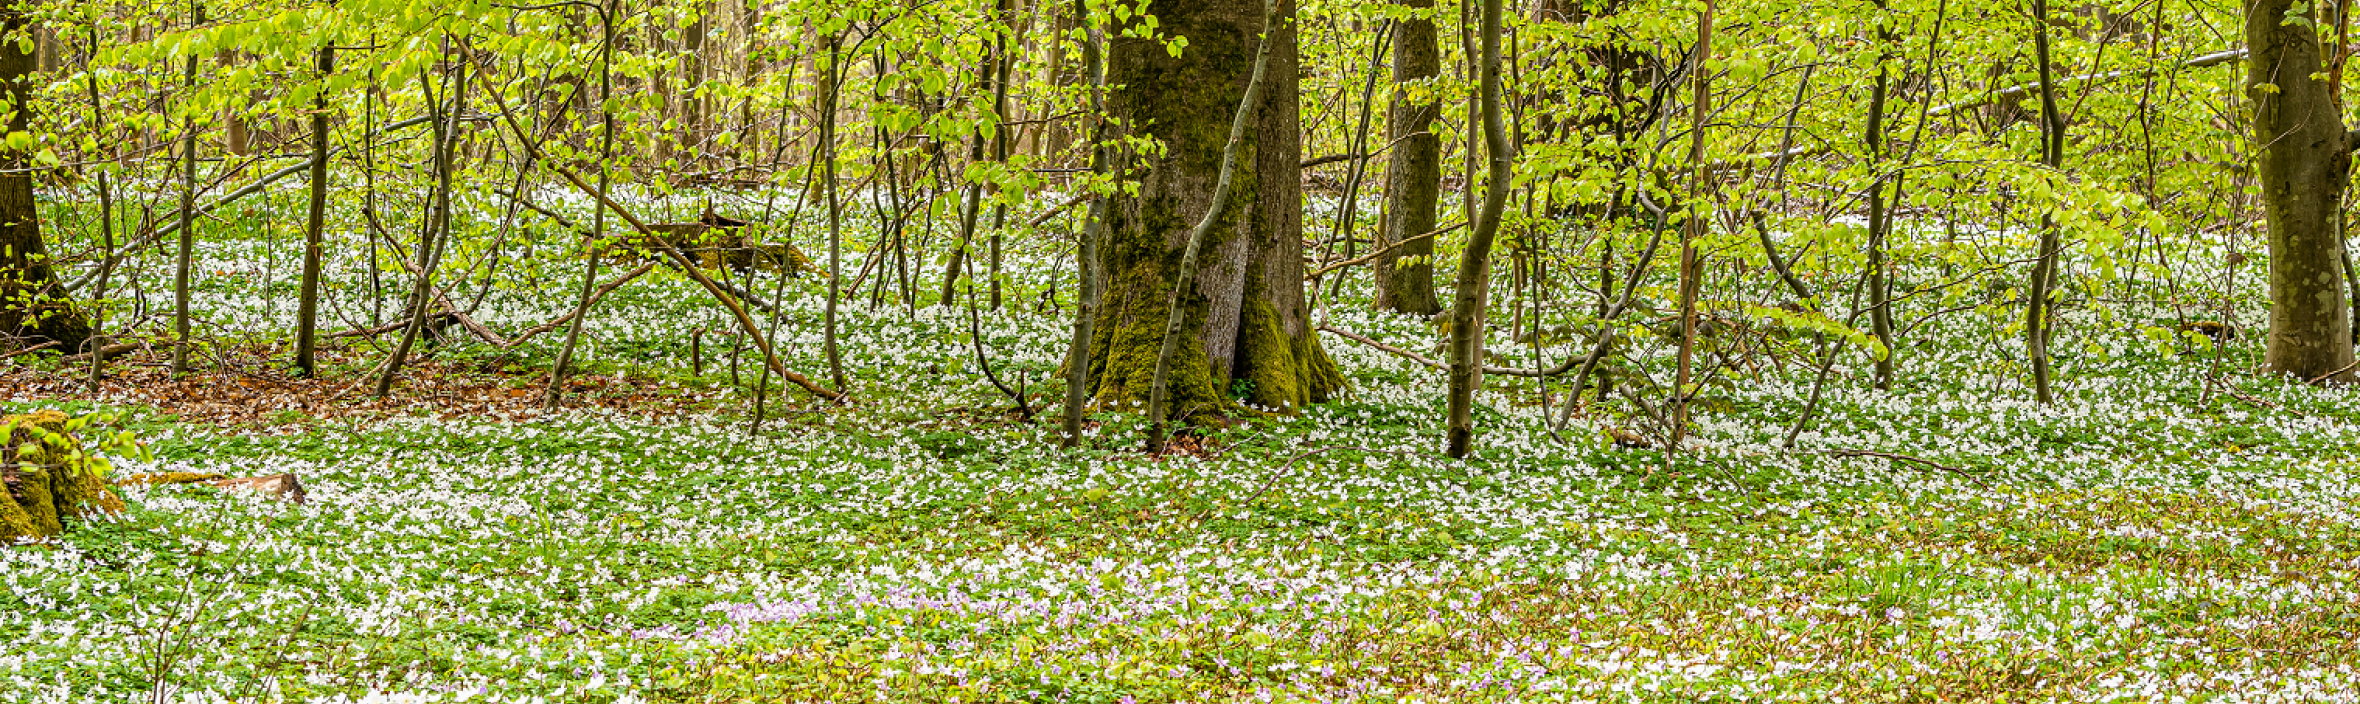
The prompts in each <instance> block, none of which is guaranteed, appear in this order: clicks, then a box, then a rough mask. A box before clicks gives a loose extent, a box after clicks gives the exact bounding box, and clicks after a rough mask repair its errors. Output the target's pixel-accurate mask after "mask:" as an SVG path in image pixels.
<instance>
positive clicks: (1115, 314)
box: [1090, 0, 1343, 419]
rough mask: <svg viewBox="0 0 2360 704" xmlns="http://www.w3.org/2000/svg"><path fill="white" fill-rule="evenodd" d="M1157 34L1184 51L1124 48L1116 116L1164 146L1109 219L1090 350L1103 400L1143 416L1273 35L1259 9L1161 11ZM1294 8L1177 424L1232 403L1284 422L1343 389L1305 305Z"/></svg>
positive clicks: (1191, 294)
mask: <svg viewBox="0 0 2360 704" xmlns="http://www.w3.org/2000/svg"><path fill="white" fill-rule="evenodd" d="M1154 10H1155V12H1156V15H1157V20H1158V21H1159V22H1160V24H1161V31H1162V32H1163V33H1164V34H1166V35H1178V36H1184V37H1187V38H1188V46H1187V48H1186V49H1185V50H1184V51H1183V52H1181V55H1180V56H1179V57H1173V56H1172V55H1171V53H1170V52H1168V51H1166V49H1165V48H1164V46H1163V44H1162V43H1160V42H1156V41H1151V40H1144V39H1138V38H1129V37H1126V38H1122V39H1119V40H1116V41H1115V42H1114V43H1113V47H1112V51H1111V52H1110V53H1109V56H1108V60H1109V64H1108V80H1107V83H1108V84H1110V85H1115V86H1119V87H1120V88H1119V89H1118V90H1116V91H1115V92H1114V93H1113V94H1112V95H1111V96H1110V98H1111V100H1110V103H1111V104H1110V108H1111V110H1112V112H1113V113H1114V114H1115V116H1116V117H1118V118H1120V119H1122V120H1123V121H1124V124H1126V125H1132V126H1134V128H1135V130H1136V133H1137V134H1141V135H1143V136H1148V137H1152V138H1154V139H1156V140H1158V141H1160V142H1161V143H1163V144H1164V145H1165V147H1166V149H1165V153H1164V154H1162V155H1160V156H1157V157H1155V158H1153V159H1152V160H1150V161H1149V163H1148V164H1147V170H1146V172H1145V173H1144V174H1142V175H1141V178H1142V180H1141V184H1140V188H1139V194H1138V196H1137V197H1133V198H1124V199H1121V200H1119V201H1117V202H1115V203H1113V204H1112V207H1111V208H1109V211H1110V212H1109V213H1108V216H1109V217H1108V219H1107V223H1106V239H1105V240H1104V241H1103V242H1102V243H1101V248H1100V252H1099V257H1100V262H1101V264H1102V267H1101V269H1100V271H1102V272H1104V273H1105V277H1106V278H1105V281H1104V283H1103V284H1102V285H1103V287H1104V288H1103V290H1104V291H1105V294H1104V295H1105V298H1104V299H1103V304H1102V307H1101V308H1100V311H1099V315H1098V324H1097V325H1096V330H1094V331H1093V333H1094V334H1093V337H1094V338H1095V339H1094V340H1093V343H1092V344H1091V375H1090V376H1091V378H1092V379H1093V380H1094V381H1095V383H1096V388H1095V389H1094V396H1095V397H1096V398H1097V399H1098V400H1099V401H1100V402H1101V403H1128V402H1143V401H1144V400H1145V399H1146V398H1147V397H1148V395H1149V392H1150V391H1151V390H1152V386H1153V383H1154V382H1153V379H1154V376H1155V363H1156V359H1155V358H1156V351H1157V348H1158V346H1159V344H1160V342H1161V338H1162V334H1163V327H1164V321H1165V319H1166V315H1165V313H1166V306H1167V305H1169V299H1170V298H1171V287H1172V282H1173V281H1174V280H1175V279H1176V278H1177V276H1178V273H1179V268H1180V257H1181V251H1182V249H1183V248H1184V247H1185V246H1186V244H1187V240H1188V234H1189V230H1190V228H1191V227H1193V226H1194V225H1195V222H1196V220H1197V219H1198V218H1200V217H1201V216H1202V215H1203V214H1204V213H1205V212H1206V211H1207V210H1209V209H1210V208H1211V207H1212V202H1211V200H1212V197H1213V190H1214V188H1213V185H1214V182H1215V181H1216V179H1217V178H1218V177H1219V174H1220V168H1221V152H1222V148H1223V147H1224V146H1225V143H1226V142H1227V141H1228V136H1229V135H1228V132H1229V118H1230V117H1231V116H1232V115H1233V111H1234V108H1235V106H1236V105H1237V104H1238V102H1239V101H1240V100H1242V99H1243V98H1244V96H1245V91H1246V84H1247V82H1248V79H1249V78H1250V76H1251V74H1252V71H1253V66H1254V52H1255V50H1256V48H1257V46H1258V43H1259V41H1260V37H1261V33H1262V30H1263V27H1262V26H1261V25H1262V3H1261V2H1259V1H1257V0H1178V1H1176V2H1172V3H1170V4H1165V3H1157V5H1156V7H1155V8H1154ZM1294 15H1295V5H1294V3H1293V2H1292V0H1285V1H1283V2H1281V4H1280V5H1279V7H1278V9H1277V12H1275V13H1273V15H1272V17H1273V18H1274V20H1275V21H1276V22H1277V25H1278V26H1276V27H1274V28H1272V29H1273V30H1274V31H1275V32H1277V34H1275V35H1274V36H1273V37H1272V42H1273V44H1272V46H1271V56H1270V65H1269V68H1268V75H1266V76H1264V78H1263V80H1264V81H1267V85H1266V86H1265V87H1264V89H1263V91H1262V104H1261V106H1260V107H1259V109H1258V110H1257V111H1256V117H1255V125H1254V129H1252V130H1251V131H1250V133H1249V134H1248V135H1247V138H1246V141H1245V143H1244V144H1243V145H1242V146H1243V149H1244V150H1245V152H1244V155H1243V156H1241V161H1240V163H1239V168H1238V170H1237V173H1236V174H1234V176H1233V178H1234V179H1235V180H1236V187H1235V188H1234V189H1233V191H1232V195H1231V196H1230V197H1231V199H1232V200H1231V202H1230V203H1229V204H1228V207H1227V208H1225V209H1224V212H1223V214H1222V217H1221V219H1220V220H1219V221H1217V222H1216V225H1215V227H1214V229H1213V230H1212V231H1211V232H1210V233H1208V234H1207V237H1206V240H1205V243H1204V253H1203V264H1202V267H1201V268H1200V269H1199V271H1198V272H1197V276H1196V280H1195V282H1194V285H1193V286H1192V287H1191V289H1192V290H1191V291H1188V292H1186V293H1187V295H1183V296H1181V297H1180V300H1181V308H1182V310H1181V314H1182V315H1185V316H1187V317H1186V318H1185V319H1184V321H1183V323H1182V325H1181V328H1180V329H1181V331H1182V334H1183V335H1185V336H1187V339H1188V340H1190V341H1192V342H1189V343H1187V344H1183V345H1182V346H1181V347H1180V349H1179V351H1178V352H1177V354H1175V356H1174V358H1173V360H1172V369H1171V376H1170V381H1169V383H1168V388H1169V394H1168V398H1169V400H1170V404H1171V406H1170V408H1171V415H1172V417H1173V418H1181V419H1185V418H1188V417H1190V416H1192V415H1201V414H1205V413H1219V412H1224V411H1227V410H1231V409H1232V408H1233V407H1234V405H1235V402H1234V401H1233V400H1232V396H1231V392H1233V391H1236V392H1242V393H1239V394H1238V395H1237V396H1236V398H1238V399H1242V400H1244V401H1246V402H1249V403H1252V404H1255V405H1258V406H1264V407H1269V408H1277V409H1293V408H1300V407H1302V406H1303V405H1305V404H1309V403H1317V402H1320V401H1325V400H1327V399H1328V397H1329V396H1330V395H1332V394H1334V393H1335V392H1336V391H1337V390H1339V389H1340V388H1342V386H1343V377H1342V376H1341V375H1339V374H1338V373H1337V372H1336V368H1335V364H1334V362H1332V361H1330V360H1329V359H1328V356H1327V352H1326V351H1325V350H1323V349H1321V348H1320V346H1319V340H1318V338H1317V337H1315V336H1314V332H1313V331H1312V329H1311V325H1310V311H1309V309H1308V307H1307V306H1306V304H1305V299H1304V295H1303V261H1302V255H1303V244H1302V230H1303V207H1302V193H1301V182H1300V181H1299V173H1298V172H1299V170H1300V163H1301V161H1302V143H1301V141H1300V137H1299V136H1298V135H1299V134H1300V126H1301V114H1300V110H1299V108H1298V103H1297V101H1298V98H1299V82H1300V81H1299V77H1298V71H1299V69H1298V60H1297V56H1296V53H1297V40H1296V30H1295V26H1294V21H1293V19H1294Z"/></svg>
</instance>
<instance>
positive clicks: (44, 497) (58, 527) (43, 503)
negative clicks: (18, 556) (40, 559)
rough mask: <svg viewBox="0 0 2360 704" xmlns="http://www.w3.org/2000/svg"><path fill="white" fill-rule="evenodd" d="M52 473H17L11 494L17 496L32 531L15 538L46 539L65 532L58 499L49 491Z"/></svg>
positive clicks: (31, 471)
mask: <svg viewBox="0 0 2360 704" xmlns="http://www.w3.org/2000/svg"><path fill="white" fill-rule="evenodd" d="M49 475H50V472H49V470H46V469H31V470H28V469H23V468H19V469H17V472H16V485H15V486H13V487H10V488H11V489H13V491H11V492H10V493H12V494H14V495H15V496H16V505H17V507H18V509H19V510H20V511H21V512H23V513H24V514H25V518H26V521H27V524H28V525H31V526H32V531H31V532H30V533H27V534H25V535H20V536H15V537H26V536H30V537H36V538H46V537H49V536H52V535H57V534H58V533H60V532H63V531H64V530H65V525H64V524H62V523H61V522H59V521H58V515H57V498H56V496H55V495H54V494H52V493H51V492H50V490H49V484H50V479H49Z"/></svg>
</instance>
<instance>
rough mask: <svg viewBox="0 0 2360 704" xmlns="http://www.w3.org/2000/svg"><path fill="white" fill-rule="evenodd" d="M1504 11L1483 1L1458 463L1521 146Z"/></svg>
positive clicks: (1462, 281) (1454, 440)
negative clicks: (1512, 115) (1476, 199)
mask: <svg viewBox="0 0 2360 704" xmlns="http://www.w3.org/2000/svg"><path fill="white" fill-rule="evenodd" d="M1501 5H1502V0H1483V19H1482V27H1483V28H1482V37H1481V41H1482V43H1483V62H1482V64H1481V76H1482V77H1481V78H1480V79H1479V80H1478V81H1477V83H1478V86H1479V90H1481V91H1482V94H1481V102H1482V104H1483V137H1484V142H1485V146H1486V147H1487V149H1488V151H1489V152H1490V153H1488V154H1486V155H1485V157H1486V160H1487V161H1488V162H1489V165H1490V168H1489V169H1488V170H1487V174H1486V177H1487V178H1486V185H1485V187H1484V188H1485V190H1484V192H1483V210H1482V211H1481V212H1480V213H1477V214H1476V216H1475V218H1476V219H1475V226H1474V229H1473V232H1472V233H1470V234H1469V235H1468V236H1467V249H1466V251H1465V252H1463V253H1461V254H1460V256H1459V276H1458V281H1457V282H1456V283H1455V284H1454V285H1453V287H1452V293H1451V295H1452V297H1453V298H1454V299H1455V300H1453V301H1452V302H1451V308H1450V418H1449V426H1450V427H1449V428H1448V429H1447V430H1446V431H1445V432H1444V438H1443V439H1444V444H1445V450H1444V451H1445V452H1446V453H1447V454H1449V455H1450V456H1451V458H1453V459H1464V458H1466V456H1467V453H1468V452H1470V451H1472V450H1473V449H1474V442H1475V390H1476V389H1478V388H1481V387H1482V386H1483V332H1484V313H1485V312H1486V311H1485V310H1484V308H1485V305H1486V303H1487V302H1488V299H1489V298H1490V294H1491V245H1492V239H1493V237H1494V236H1496V235H1498V234H1499V231H1500V216H1501V214H1502V213H1503V212H1504V211H1505V208H1506V206H1507V203H1508V188H1509V185H1510V184H1511V183H1512V180H1511V177H1512V176H1513V175H1514V173H1515V164H1516V145H1515V143H1513V142H1511V141H1509V138H1508V128H1507V127H1506V125H1505V120H1504V117H1503V115H1502V114H1501V113H1502V112H1504V110H1503V109H1502V108H1501V107H1500V15H1501V14H1502V13H1504V12H1505V10H1504V9H1503V8H1502V7H1501ZM1707 7H1710V5H1707ZM1708 26H1709V25H1708ZM1699 51H1703V50H1702V49H1699ZM1683 362H1685V360H1683ZM1682 371H1686V369H1685V367H1683V369H1682Z"/></svg>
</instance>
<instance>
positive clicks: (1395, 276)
mask: <svg viewBox="0 0 2360 704" xmlns="http://www.w3.org/2000/svg"><path fill="white" fill-rule="evenodd" d="M1433 6H1434V0H1410V2H1409V7H1411V8H1413V9H1425V8H1431V7H1433ZM1394 33H1395V36H1394V37H1393V84H1394V86H1395V88H1394V92H1393V108H1392V114H1391V115H1390V116H1388V118H1387V119H1386V125H1385V138H1386V140H1387V141H1388V142H1389V143H1391V144H1393V145H1394V146H1393V158H1392V159H1390V160H1388V161H1387V162H1386V165H1385V200H1386V201H1387V205H1386V209H1385V223H1384V226H1383V227H1380V228H1378V230H1377V242H1376V244H1375V248H1376V249H1378V250H1380V251H1383V252H1385V254H1383V255H1380V256H1378V257H1377V262H1376V277H1377V308H1378V309H1379V310H1389V311H1394V312H1398V313H1410V314H1415V315H1434V314H1436V313H1440V312H1442V304H1441V302H1439V301H1437V300H1435V298H1434V240H1433V238H1430V237H1429V238H1421V239H1418V240H1414V241H1410V242H1406V243H1404V242H1402V240H1403V238H1408V237H1416V236H1418V235H1421V234H1424V233H1428V232H1433V231H1434V225H1435V222H1434V219H1435V217H1436V213H1435V211H1436V206H1437V203H1438V202H1439V201H1440V199H1441V197H1442V138H1441V137H1439V136H1436V135H1435V134H1434V120H1435V118H1436V117H1438V116H1439V115H1440V114H1441V112H1442V106H1441V103H1440V102H1439V101H1438V100H1437V99H1436V98H1435V97H1433V96H1431V95H1429V96H1428V97H1427V98H1426V99H1424V100H1420V101H1417V102H1414V103H1413V102H1411V99H1410V94H1409V91H1407V90H1403V89H1402V88H1401V87H1400V86H1401V85H1402V84H1405V83H1410V82H1414V81H1423V80H1427V79H1431V78H1434V77H1435V76H1437V75H1440V74H1441V73H1442V49H1441V45H1440V44H1439V43H1438V41H1437V40H1436V39H1435V35H1434V23H1433V22H1432V21H1429V20H1426V19H1423V18H1419V19H1407V20H1403V21H1402V22H1401V24H1400V28H1399V29H1396V30H1395V31H1394ZM1396 243H1400V246H1398V247H1394V246H1393V245H1394V244H1396ZM1388 247H1391V248H1390V249H1388ZM1405 258H1406V259H1408V260H1409V261H1408V262H1403V261H1402V260H1403V259H1405Z"/></svg>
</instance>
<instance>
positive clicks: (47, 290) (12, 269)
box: [0, 0, 90, 353]
mask: <svg viewBox="0 0 2360 704" xmlns="http://www.w3.org/2000/svg"><path fill="white" fill-rule="evenodd" d="M32 24H33V18H32V17H30V16H27V15H26V14H25V12H24V4H23V0H18V2H13V3H10V4H9V5H8V6H7V7H5V8H0V28H4V29H5V31H6V33H7V34H8V35H9V36H17V35H18V34H19V33H21V32H24V31H26V30H27V29H28V28H30V27H31V26H32ZM35 63H36V58H35V57H34V55H33V54H32V53H30V52H27V51H25V50H24V45H23V44H21V43H18V42H0V99H5V100H6V101H7V103H8V108H9V118H8V129H9V131H12V132H19V131H24V130H26V129H27V127H28V125H30V124H31V123H32V116H33V114H32V111H33V104H32V100H31V90H32V77H33V72H34V69H35V68H36V66H35ZM31 165H32V159H30V158H28V155H27V154H26V153H25V152H23V151H21V150H7V151H5V152H0V335H7V336H10V337H13V338H15V340H14V342H16V343H17V344H20V345H26V346H30V345H38V344H42V343H45V342H55V343H57V347H58V349H60V350H63V351H65V352H67V353H72V352H73V351H74V350H77V349H80V348H81V347H82V344H83V343H84V342H87V341H88V340H89V339H90V321H89V320H88V319H87V318H85V317H84V316H83V314H82V312H81V311H79V310H76V309H75V308H74V306H73V302H72V301H71V300H69V299H67V298H66V296H65V291H64V289H62V288H60V287H59V286H58V281H57V273H56V272H55V271H54V270H52V269H51V268H50V266H49V254H48V250H46V249H44V248H43V247H42V243H41V210H40V206H39V204H37V203H35V202H33V175H32V173H31V172H29V171H27V170H26V169H27V168H28V167H30V166H31Z"/></svg>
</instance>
